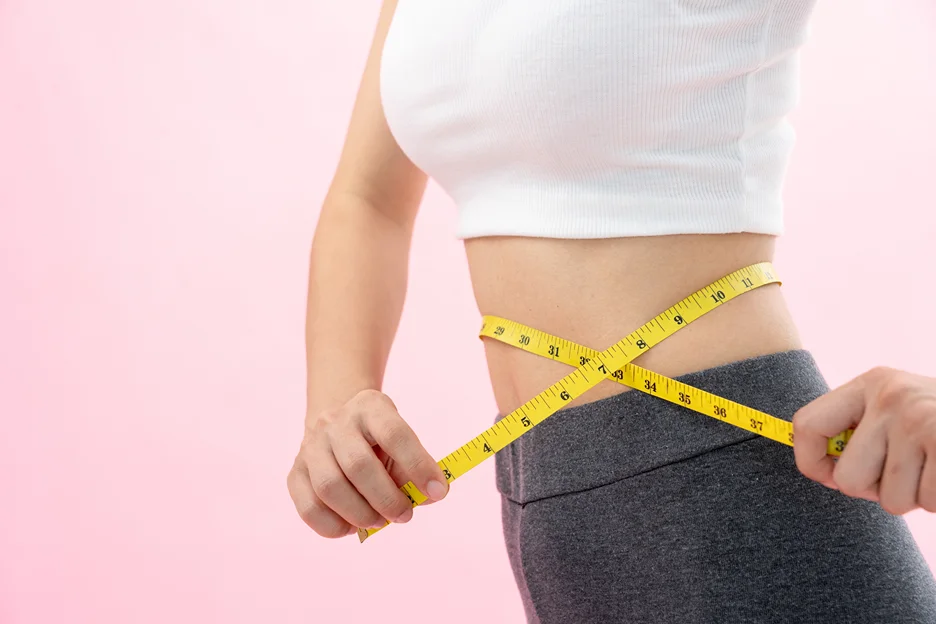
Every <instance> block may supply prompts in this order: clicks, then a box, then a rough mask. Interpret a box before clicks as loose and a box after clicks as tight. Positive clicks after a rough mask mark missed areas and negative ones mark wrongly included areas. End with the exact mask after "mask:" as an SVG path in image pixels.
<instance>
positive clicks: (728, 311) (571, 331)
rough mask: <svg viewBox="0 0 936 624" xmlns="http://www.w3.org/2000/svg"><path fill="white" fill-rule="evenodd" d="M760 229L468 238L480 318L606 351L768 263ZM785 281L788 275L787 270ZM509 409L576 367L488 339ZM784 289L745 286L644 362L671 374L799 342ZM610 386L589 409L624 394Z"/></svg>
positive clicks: (770, 246)
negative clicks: (688, 300) (733, 276)
mask: <svg viewBox="0 0 936 624" xmlns="http://www.w3.org/2000/svg"><path fill="white" fill-rule="evenodd" d="M774 243H775V237H773V236H765V235H759V234H713V235H697V234H693V235H678V236H654V237H636V238H633V237H632V238H610V239H550V238H529V237H483V238H472V239H468V240H466V241H465V250H466V254H467V256H468V264H469V267H470V271H471V280H472V285H473V287H474V293H475V298H476V300H477V303H478V309H479V311H480V312H481V314H494V315H497V316H502V317H505V318H508V319H510V320H513V321H517V322H519V323H523V324H526V325H529V326H531V327H533V328H536V329H540V330H542V331H545V332H549V333H551V334H554V335H556V336H559V337H562V338H565V339H568V340H572V341H575V342H577V343H579V344H583V345H586V346H589V347H592V348H594V349H599V350H603V349H606V348H607V347H609V346H611V345H612V344H614V343H615V342H617V341H618V340H620V339H621V338H623V337H624V336H626V335H628V334H629V333H631V332H632V331H634V330H635V329H637V328H638V327H640V326H641V325H643V324H644V323H646V322H647V321H649V320H651V319H652V318H653V317H654V316H656V315H657V314H659V313H660V312H662V311H663V310H666V309H667V308H669V307H670V306H672V305H674V304H675V303H677V302H678V301H680V300H682V299H683V298H685V297H686V296H688V295H690V294H692V293H693V292H695V291H696V290H698V289H700V288H702V287H704V286H708V285H709V284H710V283H712V282H714V281H716V280H717V279H719V278H721V277H723V276H725V275H727V274H729V273H731V272H732V271H735V270H737V269H740V268H743V267H745V266H749V265H751V264H755V263H757V262H764V261H771V260H773V256H774ZM780 278H781V279H783V275H782V274H781V275H780ZM484 344H485V353H486V356H487V362H488V368H489V371H490V376H491V383H492V386H493V389H494V397H495V399H496V401H497V407H498V410H499V411H500V413H502V414H506V413H508V412H510V411H513V410H514V409H516V408H517V407H519V406H520V405H522V404H523V403H524V402H525V401H528V400H529V399H531V398H533V397H534V396H536V394H538V393H539V392H541V391H542V390H544V389H546V388H547V387H548V386H550V385H551V384H553V383H555V382H556V381H558V380H559V379H561V378H562V377H564V376H565V375H566V374H568V373H570V372H571V371H572V369H571V368H570V367H568V366H566V365H565V364H561V363H559V362H554V361H552V360H547V359H545V358H541V357H538V356H536V355H533V354H530V353H526V352H524V351H521V350H520V349H516V348H513V347H510V346H508V345H505V344H501V343H498V342H496V341H493V340H488V339H485V340H484ZM801 347H802V345H801V342H800V338H799V334H798V332H797V330H796V326H795V324H794V322H793V319H792V318H791V316H790V313H789V310H788V308H787V305H786V303H785V301H784V299H783V295H782V292H781V288H780V286H777V285H768V286H763V287H761V288H758V289H756V290H753V291H752V292H749V293H745V294H744V295H743V296H741V297H738V298H736V299H734V300H732V301H729V302H728V303H726V304H725V305H724V306H722V307H720V308H718V309H717V310H714V311H712V312H710V313H709V314H707V315H705V316H703V317H701V318H700V319H698V320H696V321H695V322H694V323H692V324H691V325H689V326H687V327H686V328H684V329H683V330H681V331H680V332H678V333H677V334H675V335H673V336H671V337H670V338H667V339H666V340H664V341H663V342H661V343H660V344H658V345H656V346H655V347H654V348H653V349H652V350H650V351H649V352H647V353H646V354H644V355H642V356H640V357H639V358H638V359H637V360H635V362H634V363H635V364H637V365H639V366H643V367H645V368H648V369H650V370H653V371H656V372H658V373H660V374H663V375H667V376H670V377H676V376H679V375H683V374H686V373H690V372H694V371H699V370H704V369H706V368H711V367H713V366H719V365H721V364H727V363H730V362H733V361H737V360H741V359H746V358H750V357H756V356H759V355H766V354H769V353H777V352H781V351H786V350H790V349H798V348H801ZM626 390H627V388H626V387H625V386H623V385H621V384H617V383H614V382H611V381H603V382H601V383H600V384H599V385H598V386H596V387H595V388H593V389H592V390H590V391H589V392H587V393H585V394H584V395H582V396H581V397H579V398H578V399H576V400H575V401H574V402H573V403H572V405H576V404H581V403H585V402H589V401H594V400H596V399H600V398H604V397H608V396H611V395H613V394H617V393H619V392H624V391H626Z"/></svg>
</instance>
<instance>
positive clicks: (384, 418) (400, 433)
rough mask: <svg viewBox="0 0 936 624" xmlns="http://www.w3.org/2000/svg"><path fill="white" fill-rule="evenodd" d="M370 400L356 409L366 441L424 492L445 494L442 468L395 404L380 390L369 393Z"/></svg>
mask: <svg viewBox="0 0 936 624" xmlns="http://www.w3.org/2000/svg"><path fill="white" fill-rule="evenodd" d="M372 401H373V403H372V404H371V405H370V406H368V407H369V409H364V410H359V411H358V414H359V417H360V419H361V421H360V422H361V425H362V430H363V431H364V435H365V436H366V437H367V438H368V442H370V443H371V444H376V445H379V446H380V448H382V449H383V450H385V451H386V452H387V454H388V455H389V456H390V457H391V458H392V459H393V461H394V462H396V463H397V464H399V466H400V468H402V470H403V472H404V473H406V474H407V475H408V476H409V478H410V480H412V482H413V485H415V486H416V487H417V488H418V489H419V491H420V492H422V493H423V494H424V495H425V496H427V497H429V498H433V499H435V500H440V499H442V498H444V497H445V495H446V494H447V493H448V484H447V482H446V479H445V475H443V474H442V469H441V468H439V465H438V464H437V463H436V461H435V460H434V459H433V458H432V455H430V454H429V453H428V451H426V449H425V448H424V447H423V445H422V443H421V442H420V441H419V438H418V437H416V433H415V432H414V431H413V430H412V429H411V428H410V426H409V425H408V424H407V423H406V421H405V420H403V418H402V417H401V416H400V415H399V413H397V410H396V406H394V405H393V403H392V402H391V401H390V400H389V399H388V398H386V396H385V395H383V394H381V395H379V396H374V397H372Z"/></svg>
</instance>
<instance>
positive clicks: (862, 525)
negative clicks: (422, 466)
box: [495, 351, 936, 624]
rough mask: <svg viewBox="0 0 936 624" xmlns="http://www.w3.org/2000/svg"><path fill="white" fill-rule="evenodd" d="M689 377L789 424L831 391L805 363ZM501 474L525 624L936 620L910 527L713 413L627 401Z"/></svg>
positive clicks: (549, 428) (570, 412)
mask: <svg viewBox="0 0 936 624" xmlns="http://www.w3.org/2000/svg"><path fill="white" fill-rule="evenodd" d="M679 379H680V380H681V381H685V382H686V383H688V384H691V385H694V386H697V387H699V388H701V389H704V390H708V391H710V392H713V393H715V394H717V395H720V396H722V397H725V398H728V399H732V400H734V401H738V402H739V403H743V404H745V405H749V406H751V407H754V408H756V409H760V410H762V411H764V412H767V413H769V414H772V415H774V416H777V417H780V418H784V419H787V420H790V419H791V418H792V417H793V414H794V413H795V411H796V410H797V409H798V408H800V407H801V406H803V405H805V404H806V403H808V402H810V401H811V400H812V399H814V398H816V397H818V396H819V395H821V394H823V393H825V392H827V391H828V386H827V385H826V382H825V380H824V379H823V377H822V374H821V373H820V372H819V370H818V369H817V367H816V364H815V362H814V360H813V358H812V356H811V355H810V354H809V353H808V352H807V351H788V352H784V353H777V354H773V355H767V356H762V357H757V358H752V359H748V360H743V361H738V362H734V363H732V364H728V365H726V366H720V367H717V368H712V369H708V370H704V371H701V372H697V373H692V374H689V375H685V376H683V377H680V378H679ZM495 462H496V465H497V486H498V489H499V490H500V492H501V494H502V513H503V523H504V535H505V538H506V541H507V552H508V555H509V557H510V563H511V566H512V568H513V572H514V576H515V578H516V581H517V586H518V588H519V589H520V593H521V596H522V598H523V603H524V607H525V609H526V613H527V618H528V621H529V622H531V623H532V622H535V623H538V624H592V623H594V624H614V623H618V622H621V623H625V622H626V623H631V624H637V623H643V622H646V623H648V624H649V623H652V624H668V623H671V622H672V623H674V624H675V623H677V622H678V623H679V624H696V623H699V624H701V623H710V622H711V623H716V622H717V623H719V624H723V623H734V622H757V623H774V622H776V623H777V624H781V623H782V624H799V623H806V622H810V623H811V622H816V623H824V622H848V623H852V624H853V623H871V622H873V623H886V624H898V623H904V622H919V623H921V624H922V623H926V624H933V623H936V582H934V580H933V575H932V572H931V571H930V570H929V568H928V567H927V565H926V563H925V561H924V560H923V558H922V555H921V554H920V551H919V548H918V547H917V545H916V543H915V542H914V540H913V537H912V535H911V534H910V532H909V530H908V529H907V525H906V523H905V521H904V520H903V519H902V518H900V517H895V516H892V515H890V514H888V513H887V512H885V511H884V510H883V509H881V507H880V506H879V505H878V504H876V503H872V502H868V501H864V500H859V499H854V498H849V497H846V496H844V495H843V494H841V493H839V492H836V491H834V490H830V489H828V488H826V487H824V486H822V485H819V484H817V483H814V482H812V481H810V480H808V479H806V478H805V477H803V476H802V475H801V474H800V473H799V471H798V470H797V469H796V466H795V463H794V460H793V450H792V449H791V448H789V447H787V446H784V445H781V444H778V443H776V442H772V441H770V440H767V439H764V438H761V437H758V436H755V435H754V434H752V433H749V432H747V431H744V430H742V429H739V428H737V427H732V426H730V425H726V424H724V423H720V422H717V421H716V420H715V419H713V418H709V417H706V416H702V415H700V414H696V413H694V412H691V411H689V410H686V409H683V408H681V407H678V406H675V405H672V404H670V403H666V402H664V401H662V400H660V399H657V398H654V397H651V396H647V395H645V394H643V393H640V392H626V393H623V394H619V395H616V396H613V397H609V398H605V399H601V400H598V401H594V402H592V403H588V404H585V405H581V406H576V407H572V408H569V409H566V410H563V411H561V412H559V413H557V414H556V415H554V416H553V417H552V418H550V419H549V420H547V421H546V422H544V423H542V424H541V425H539V426H537V427H536V428H534V429H533V430H531V431H529V432H528V433H527V434H526V435H524V436H523V437H522V438H520V439H519V440H517V441H516V442H514V443H513V444H512V445H510V446H509V447H508V448H506V449H504V450H503V451H501V452H500V453H498V454H497V455H496V456H495Z"/></svg>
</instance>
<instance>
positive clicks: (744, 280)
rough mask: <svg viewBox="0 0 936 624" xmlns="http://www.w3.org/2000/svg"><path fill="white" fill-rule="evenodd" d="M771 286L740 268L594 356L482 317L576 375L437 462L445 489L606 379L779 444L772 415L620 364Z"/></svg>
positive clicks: (409, 492) (362, 533)
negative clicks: (747, 421) (683, 403)
mask: <svg viewBox="0 0 936 624" xmlns="http://www.w3.org/2000/svg"><path fill="white" fill-rule="evenodd" d="M779 283H780V280H778V279H777V278H776V277H775V272H774V269H773V267H772V266H771V264H770V263H768V262H763V263H759V264H755V265H752V266H749V267H746V268H743V269H740V270H738V271H735V272H733V273H731V274H729V275H727V276H725V277H723V278H721V279H719V280H718V281H716V282H714V283H712V284H710V285H708V286H706V287H705V288H702V289H701V290H698V291H696V292H695V293H693V294H692V295H690V296H689V297H686V298H685V299H683V300H682V301H680V302H679V303H677V304H676V305H674V306H672V307H671V308H669V309H667V310H665V311H664V312H662V313H661V314H659V315H657V316H656V317H655V318H654V319H653V320H651V321H649V322H648V323H646V324H645V325H643V326H642V327H640V328H638V329H637V330H636V331H634V332H632V333H631V334H630V335H628V336H626V337H625V338H623V339H622V340H621V341H619V342H617V343H616V344H614V345H612V346H611V347H609V348H608V349H606V350H605V351H602V352H598V351H595V350H593V349H589V348H587V347H583V346H581V345H578V344H576V343H574V342H571V341H569V340H564V339H562V338H558V337H555V336H552V335H550V334H547V333H546V332H543V331H540V330H537V329H533V328H529V327H526V326H525V325H521V324H519V323H516V322H514V321H509V320H507V319H500V318H498V317H485V321H484V323H483V325H482V328H481V333H480V336H482V337H483V336H489V337H491V338H494V339H496V340H499V341H501V342H506V343H507V344H513V345H514V346H518V347H520V348H524V349H527V350H529V351H531V352H533V353H537V354H539V355H544V357H551V358H552V359H555V360H558V361H564V362H566V363H569V364H570V365H572V366H576V369H575V370H574V371H573V372H571V373H570V374H568V375H566V376H565V377H563V378H562V379H560V380H559V381H558V382H556V383H554V384H553V385H552V386H550V387H549V388H547V389H546V390H544V391H543V392H541V393H539V394H538V395H536V396H535V397H533V398H532V399H530V400H529V401H527V402H526V403H524V404H523V405H521V406H520V407H519V408H517V409H516V410H514V411H512V412H511V413H510V414H507V415H506V416H504V417H503V418H502V419H501V420H500V421H498V422H497V423H496V424H495V425H493V426H492V427H490V428H488V429H487V430H485V431H484V432H482V433H481V434H480V435H478V436H477V437H475V438H474V439H472V440H470V441H469V442H468V443H466V444H464V445H462V446H461V447H459V448H458V449H456V450H455V451H454V452H452V453H450V454H449V455H446V456H445V457H444V458H443V459H442V460H440V461H439V462H438V465H439V467H440V468H441V469H442V473H443V474H444V475H445V478H446V479H447V480H448V481H449V482H450V483H451V482H452V481H454V480H455V479H457V478H459V477H461V476H462V475H464V474H465V473H467V472H468V471H469V470H471V469H472V468H474V467H475V466H477V465H479V464H480V463H481V462H483V461H484V460H486V459H487V458H489V457H491V456H493V455H494V454H495V453H497V452H498V451H500V450H501V449H503V448H504V447H506V446H507V445H509V444H510V443H512V442H513V441H515V440H517V439H518V438H519V437H520V436H522V435H523V434H524V433H526V432H527V431H529V430H530V429H532V428H533V427H535V426H536V425H538V424H539V423H541V422H543V421H544V420H546V419H547V418H549V416H551V415H552V414H554V413H555V412H557V411H559V410H560V409H562V408H563V407H565V406H566V405H567V404H568V403H569V402H570V401H571V400H573V399H575V398H577V397H579V396H581V395H582V394H583V393H584V392H586V391H588V390H589V389H591V388H593V387H594V386H596V385H598V383H600V382H601V381H602V380H604V379H606V378H609V377H610V378H612V379H615V380H617V381H619V382H623V383H627V382H632V383H635V384H636V385H637V388H636V389H638V390H640V389H641V387H640V386H641V385H644V384H646V383H647V382H648V381H649V383H650V384H651V386H650V390H651V392H652V388H653V387H654V385H655V387H656V388H657V391H656V392H655V393H654V396H660V397H661V398H666V399H667V400H672V398H671V397H672V396H674V395H673V394H672V392H675V393H676V397H677V401H679V397H678V395H679V393H680V392H682V393H683V394H684V395H685V396H689V397H690V400H691V398H692V397H693V396H695V397H697V400H698V401H699V405H700V406H703V405H705V404H706V403H705V399H706V398H708V406H709V407H710V408H711V409H712V410H713V412H714V410H715V408H716V407H717V408H719V410H720V411H719V415H720V414H721V413H722V412H721V410H724V412H723V413H724V414H725V416H723V417H721V419H722V420H725V421H727V422H732V424H736V425H737V423H738V422H742V423H743V421H738V418H737V417H736V416H735V414H737V413H744V414H749V413H751V414H753V415H752V416H750V417H751V419H752V420H753V422H754V424H753V425H752V428H751V430H752V431H753V430H754V428H757V429H758V431H757V433H762V431H760V429H762V428H763V429H768V431H770V432H772V433H774V434H775V435H778V436H779V437H781V439H780V440H778V441H780V442H782V441H783V439H782V437H783V435H785V432H782V431H781V432H780V433H777V430H776V427H777V425H775V424H773V423H772V421H771V420H768V418H771V419H772V418H773V417H769V416H768V415H767V414H762V413H761V412H754V410H751V409H750V408H746V407H744V406H741V405H738V404H736V403H732V402H730V401H727V400H725V399H720V398H718V397H714V395H708V397H703V396H702V394H700V393H702V391H701V390H698V389H695V388H690V387H689V386H687V385H685V384H680V383H679V382H676V381H675V380H671V379H668V378H666V377H663V376H662V375H658V374H657V373H652V372H650V371H646V373H645V375H644V376H642V377H638V372H639V371H638V370H636V367H628V366H627V365H629V364H630V363H631V362H632V361H633V360H634V359H636V358H637V357H639V356H640V355H641V354H643V353H644V352H646V351H647V350H649V349H650V348H652V347H653V346H655V345H657V344H659V343H660V342H661V341H663V340H664V339H666V338H668V337H669V336H672V335H673V334H675V333H676V332H677V331H679V330H680V329H682V328H683V327H686V326H687V325H689V324H690V323H692V322H693V321H695V320H696V319H698V318H700V317H701V316H703V315H704V314H707V313H708V312H711V311H712V310H714V309H716V308H718V307H720V306H721V305H723V304H725V303H727V302H728V301H731V300H732V299H734V298H735V297H738V296H740V295H742V294H744V293H745V292H748V291H750V290H753V289H755V288H759V287H761V286H765V285H767V284H779ZM488 319H491V320H493V321H494V323H493V324H489V322H488ZM654 327H656V329H654ZM550 347H552V352H550ZM566 354H568V355H569V356H572V357H576V358H578V363H577V364H576V361H575V360H574V359H573V360H572V361H571V362H568V361H566V359H565V358H566V357H567V356H566ZM628 368H634V370H633V371H631V372H628V370H626V369H628ZM622 369H624V370H622ZM640 370H641V371H642V370H643V369H640ZM676 384H679V385H678V386H677V385H676ZM628 385H630V384H628ZM632 387H633V386H632ZM661 388H662V389H663V390H662V391H661ZM645 391H646V389H645ZM705 394H707V393H705ZM709 397H710V398H709ZM735 406H736V407H735ZM688 407H689V408H690V409H692V407H691V406H688ZM697 411H698V410H697ZM765 417H766V418H765ZM774 420H779V419H774ZM781 422H785V421H781ZM768 423H771V424H768ZM738 426H741V425H738ZM771 439H774V438H771ZM400 489H401V490H402V491H403V493H404V494H406V496H407V498H409V500H410V502H411V503H412V505H413V506H414V507H416V506H418V505H421V504H422V503H424V502H425V501H426V496H425V495H424V494H423V493H422V492H420V491H419V490H418V489H417V488H416V486H415V485H414V484H413V482H412V481H410V482H408V483H406V484H404V485H403V486H402V487H401V488H400ZM388 524H389V523H388ZM384 526H387V525H384ZM382 528H383V527H382ZM382 528H361V529H358V538H359V539H360V541H361V542H363V541H364V540H366V539H367V538H368V537H369V536H371V535H373V534H375V533H377V532H378V531H381V530H382Z"/></svg>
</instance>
